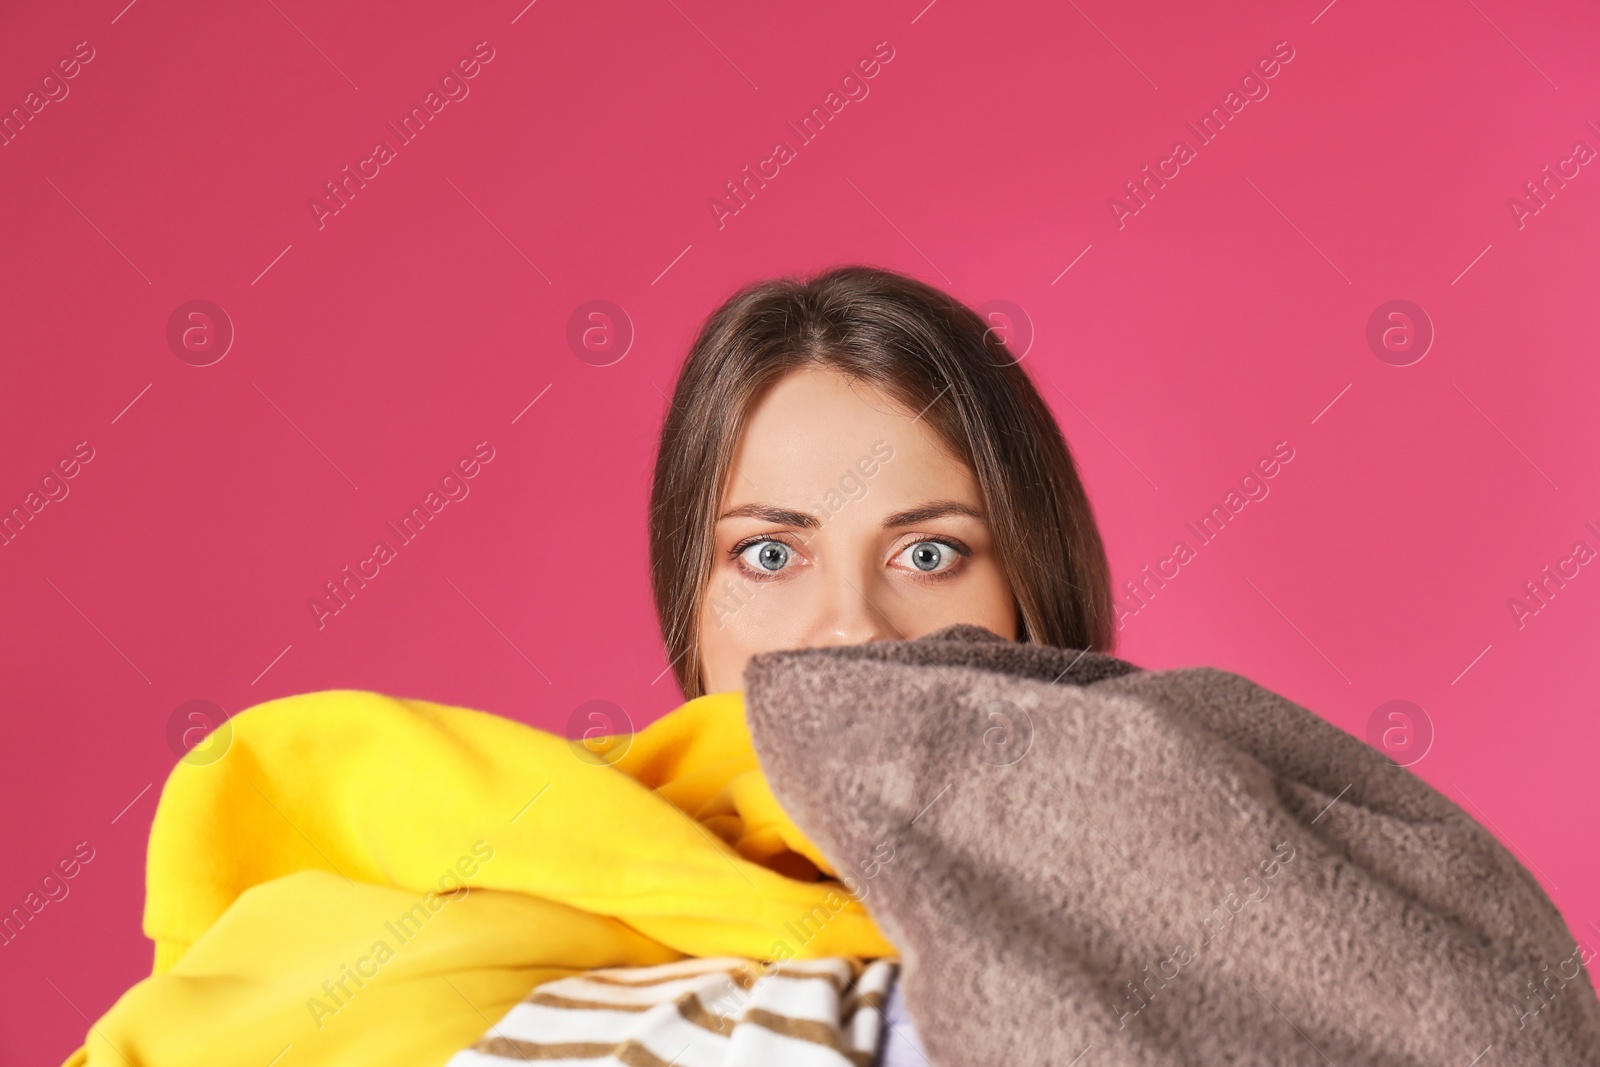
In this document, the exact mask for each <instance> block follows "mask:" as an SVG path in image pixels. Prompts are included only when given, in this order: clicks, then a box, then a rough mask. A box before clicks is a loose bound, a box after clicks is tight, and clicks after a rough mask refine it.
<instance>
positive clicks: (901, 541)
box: [700, 368, 1017, 693]
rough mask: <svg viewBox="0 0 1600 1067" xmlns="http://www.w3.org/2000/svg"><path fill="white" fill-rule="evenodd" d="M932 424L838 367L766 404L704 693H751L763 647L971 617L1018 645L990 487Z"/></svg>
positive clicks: (712, 592)
mask: <svg viewBox="0 0 1600 1067" xmlns="http://www.w3.org/2000/svg"><path fill="white" fill-rule="evenodd" d="M936 402H937V401H936ZM919 416H920V413H919V412H914V411H907V410H905V409H904V408H902V407H900V406H899V405H898V404H897V403H895V402H894V401H892V400H891V399H889V397H888V396H887V395H886V394H884V393H882V392H880V391H879V390H878V389H876V388H874V387H872V386H869V385H865V384H861V383H854V384H852V383H851V382H850V381H848V380H847V379H846V378H844V377H843V376H842V375H841V374H839V373H838V372H837V371H833V370H831V369H825V368H807V369H805V370H800V371H795V372H794V373H792V374H789V375H788V376H786V377H784V378H782V379H780V380H779V381H778V382H777V383H775V384H774V385H773V386H772V387H771V388H770V389H768V390H767V392H766V393H765V394H764V395H763V396H762V397H761V398H759V399H758V400H757V402H756V403H755V405H754V406H753V407H752V408H751V410H750V413H749V417H748V419H747V420H746V424H745V430H744V436H743V437H742V438H741V439H740V441H739V445H738V448H737V449H736V451H735V453H734V457H733V474H732V476H731V477H730V479H729V483H728V488H727V491H726V493H725V495H724V498H723V501H722V507H721V509H720V511H719V512H718V516H719V517H718V519H717V523H716V532H715V549H714V552H715V555H714V559H713V563H712V568H711V579H710V583H709V585H708V586H707V587H706V590H705V596H704V598H703V602H702V604H701V608H700V656H701V663H702V665H703V667H702V669H703V671H704V674H703V681H704V685H705V691H706V692H708V693H715V692H721V691H724V690H729V689H739V688H741V686H742V679H743V675H744V667H745V663H746V662H747V661H748V660H749V659H750V657H751V656H753V655H755V654H756V653H758V652H770V651H774V650H777V649H790V648H811V647H817V646H823V645H847V644H858V643H861V642H865V641H878V640H883V639H890V640H895V639H906V638H913V637H917V636H919V635H921V634H925V633H931V632H932V631H934V630H938V629H940V628H941V627H944V626H949V625H950V624H952V623H957V622H965V623H974V624H976V625H978V626H983V627H986V628H987V629H990V630H993V631H994V632H995V633H997V634H999V635H1001V636H1002V637H1007V638H1011V639H1013V640H1014V639H1015V638H1016V636H1017V608H1016V601H1015V600H1014V599H1013V597H1012V595H1011V588H1010V586H1009V584H1008V583H1007V582H1006V578H1005V575H1004V574H1003V573H1002V572H1001V568H1000V564H999V561H998V560H997V559H996V558H995V551H994V541H993V538H992V537H991V536H990V533H989V523H988V521H987V517H986V516H985V514H984V510H983V500H982V497H981V496H980V495H979V492H978V484H977V480H976V479H975V478H974V476H973V474H972V471H971V470H970V469H969V468H968V467H967V466H966V465H965V464H963V463H962V462H961V461H960V460H958V459H956V458H955V457H953V456H951V455H950V454H949V453H948V452H947V451H946V450H945V448H944V446H943V444H942V443H941V442H940V440H939V438H938V437H937V435H936V434H935V433H934V432H933V430H932V428H930V427H929V426H928V424H927V422H926V421H924V420H923V419H921V418H920V417H919Z"/></svg>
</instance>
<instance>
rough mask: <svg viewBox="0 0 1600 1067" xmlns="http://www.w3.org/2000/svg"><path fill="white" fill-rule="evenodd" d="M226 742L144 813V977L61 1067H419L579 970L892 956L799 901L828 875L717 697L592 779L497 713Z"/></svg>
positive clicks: (252, 722) (374, 715) (328, 712)
mask: <svg viewBox="0 0 1600 1067" xmlns="http://www.w3.org/2000/svg"><path fill="white" fill-rule="evenodd" d="M224 729H225V730H231V735H232V736H231V741H230V742H229V743H228V747H227V748H226V751H225V754H224V755H222V756H221V758H219V759H215V760H213V761H211V762H207V760H208V759H211V755H214V754H215V752H217V751H221V750H222V749H221V746H222V743H223V742H222V740H221V738H222V737H223V736H224V735H223V734H222V733H219V734H217V735H215V736H214V737H213V738H212V739H210V740H208V741H207V742H206V744H205V745H203V746H201V748H199V749H197V750H196V751H195V752H193V753H191V754H190V756H189V757H188V758H186V759H185V760H184V761H181V762H180V763H179V764H178V765H177V767H176V768H175V769H174V770H173V772H172V774H171V776H170V777H169V778H168V779H167V783H166V786H165V788H164V789H163V790H162V793H161V802H160V804H159V806H158V807H157V809H156V816H155V822H154V824H153V825H152V827H151V830H150V851H149V857H148V867H147V879H146V881H147V885H146V899H145V912H144V931H145V934H146V935H147V936H149V937H150V938H151V939H152V940H153V941H154V942H155V964H154V972H153V974H152V976H151V977H149V978H146V979H144V980H143V981H141V982H140V983H139V984H137V985H135V986H134V987H133V988H132V989H130V990H129V991H128V992H127V993H126V994H124V995H123V997H122V998H121V999H120V1000H119V1001H118V1002H117V1003H116V1004H115V1005H113V1006H112V1008H111V1009H110V1010H109V1011H108V1012H107V1013H106V1014H105V1015H104V1016H103V1017H101V1018H100V1019H99V1020H98V1021H97V1022H96V1023H95V1024H94V1025H93V1026H92V1027H91V1029H90V1032H89V1034H88V1036H87V1039H86V1044H85V1045H84V1047H82V1048H80V1049H79V1050H78V1051H77V1052H75V1053H74V1054H73V1055H72V1056H70V1057H69V1058H68V1059H67V1061H66V1064H67V1067H81V1065H88V1067H147V1065H148V1067H179V1065H185V1067H187V1065H194V1064H214V1063H217V1062H221V1059H219V1053H221V1052H222V1051H223V1050H225V1051H226V1056H225V1058H226V1061H227V1062H229V1063H250V1064H259V1065H261V1067H267V1065H268V1064H271V1065H273V1067H306V1065H331V1064H379V1063H381V1064H385V1065H386V1067H400V1065H408V1064H415V1065H418V1067H437V1065H439V1064H443V1063H444V1062H445V1061H446V1060H448V1059H449V1058H450V1056H451V1055H453V1054H454V1053H455V1052H457V1051H459V1050H460V1049H462V1048H465V1047H466V1046H468V1045H470V1044H471V1043H472V1042H473V1041H475V1040H476V1039H477V1038H478V1037H479V1036H481V1035H482V1034H483V1032H484V1031H485V1030H486V1029H488V1027H489V1026H490V1025H491V1024H492V1023H494V1022H497V1021H498V1020H499V1018H500V1017H501V1016H502V1015H503V1014H504V1013H505V1012H506V1011H507V1010H508V1009H509V1008H510V1007H511V1005H512V1004H514V1003H516V1002H517V1001H518V1000H520V999H521V998H522V997H523V996H524V995H526V994H527V992H528V990H530V989H531V988H533V987H534V986H535V985H538V984H540V983H542V982H545V981H549V980H551V979H554V978H559V977H564V976H566V975H568V974H572V973H575V972H576V971H579V970H585V969H589V968H594V967H617V966H644V965H649V964H655V963H664V962H667V961H670V960H674V959H679V958H682V957H683V956H720V955H733V956H745V957H750V958H755V959H767V960H770V959H781V958H788V957H790V956H792V957H793V958H801V959H803V958H811V957H816V956H825V955H854V956H863V957H874V956H884V955H893V954H894V948H893V946H891V945H890V944H889V943H888V942H887V941H886V940H885V939H884V937H883V935H882V934H881V933H880V932H879V931H878V929H877V927H876V926H874V925H873V923H872V920H871V919H870V918H869V917H868V916H867V914H866V912H865V910H864V909H863V908H862V907H861V905H860V904H858V903H857V902H856V901H854V900H852V899H850V898H849V896H848V895H847V894H846V893H844V892H843V891H842V890H841V889H840V887H839V886H838V885H837V883H832V882H827V881H817V880H815V878H816V871H817V869H818V868H821V869H822V870H823V871H824V872H826V873H829V874H832V873H833V872H831V871H829V870H828V869H827V866H826V863H825V861H824V860H823V858H822V857H821V855H820V854H819V853H818V852H817V850H816V848H815V847H814V846H812V845H811V843H810V842H808V841H806V840H805V838H804V836H803V835H802V834H801V833H800V831H799V830H798V829H797V828H796V827H795V825H794V824H793V823H792V822H791V821H790V820H789V818H788V817H787V816H786V815H785V814H784V813H783V811H782V809H781V808H780V807H779V806H778V804H777V801H776V800H775V799H774V798H773V796H772V793H771V791H770V790H769V789H768V788H767V784H766V780H765V778H764V777H763V776H762V774H761V770H760V766H759V764H758V762H757V760H756V756H755V752H754V750H753V749H752V747H751V744H750V735H749V732H748V730H747V729H746V726H745V721H744V707H743V703H742V701H741V699H740V697H739V695H738V694H717V695H713V696H708V697H701V698H699V699H697V700H693V701H690V702H689V703H687V704H685V705H683V706H682V707H680V708H678V709H677V710H676V711H674V712H672V713H671V714H669V715H667V716H666V717H665V718H663V719H661V720H659V721H657V722H656V723H654V724H652V725H651V726H649V727H648V728H646V729H644V730H643V731H640V732H639V733H638V734H636V735H634V736H633V737H632V738H631V739H627V738H624V739H620V740H617V741H615V742H614V743H613V744H614V745H615V747H614V748H611V749H610V750H609V752H608V758H612V757H615V758H614V762H610V763H608V762H605V761H604V760H599V759H596V758H595V756H594V754H593V753H594V750H593V749H588V748H584V747H583V746H582V745H581V744H575V743H570V742H568V741H566V740H564V739H562V738H559V737H556V736H554V735H552V734H548V733H545V732H543V731H540V730H536V729H533V728H532V727H529V726H525V725H522V724H520V723H516V722H513V721H511V720H509V719H504V718H500V717H498V716H495V715H489V714H485V713H483V712H477V711H470V710H466V709H463V708H453V707H446V706H443V705H439V704H431V703H427V702H424V701H418V700H401V699H397V698H393V697H386V696H381V695H378V694H375V693H365V692H356V691H348V690H340V691H333V692H324V693H311V694H308V695H304V696H296V697H288V698H285V699H282V700H275V701H271V702H270V703H267V704H262V705H259V706H257V707H254V708H251V709H250V710H248V711H245V712H243V713H241V714H239V715H237V716H235V717H234V718H233V719H232V720H231V723H230V724H229V726H228V727H226V728H224ZM623 745H626V746H627V748H626V751H625V752H623V753H622V754H621V755H620V756H617V753H618V752H619V751H621V749H622V746H623ZM599 747H601V748H604V747H605V746H604V745H601V746H599ZM208 753H209V754H208ZM463 883H464V884H465V885H466V886H468V887H470V888H467V889H460V888H458V887H460V886H461V885H462V884H463ZM113 1046H115V1047H113Z"/></svg>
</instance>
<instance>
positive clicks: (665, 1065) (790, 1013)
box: [447, 957, 897, 1067]
mask: <svg viewBox="0 0 1600 1067" xmlns="http://www.w3.org/2000/svg"><path fill="white" fill-rule="evenodd" d="M896 968H897V963H896V961H894V960H875V961H872V962H870V963H863V962H862V961H860V960H855V959H850V958H847V957H829V958H826V959H818V960H796V961H790V962H785V963H779V964H771V965H768V964H762V963H760V962H758V961H755V960H746V959H737V958H732V957H727V958H716V959H691V960H680V961H678V962H676V963H668V964H662V965H660V966H657V967H619V968H610V969H605V970H597V971H590V972H587V973H585V974H581V975H575V976H573V977H571V978H562V979H559V980H557V981H554V982H547V983H545V984H544V985H541V986H539V987H537V988H535V989H534V990H533V992H531V993H529V994H528V996H527V997H526V998H524V999H523V1000H522V1002H521V1003H519V1004H517V1005H515V1006H514V1007H513V1008H512V1009H511V1010H510V1011H509V1012H507V1013H506V1016H505V1018H503V1019H501V1020H500V1021H499V1022H498V1023H496V1024H495V1025H494V1026H492V1027H490V1028H489V1031H488V1032H487V1033H486V1034H485V1035H484V1036H483V1038H482V1039H480V1040H479V1041H478V1042H477V1044H475V1045H473V1046H472V1047H471V1048H469V1049H465V1050H463V1051H461V1052H458V1053H457V1054H456V1055H455V1056H453V1057H452V1058H451V1060H450V1062H449V1064H448V1065H447V1067H525V1065H526V1064H528V1063H530V1062H537V1063H539V1064H541V1065H544V1067H563V1065H570V1067H580V1065H581V1067H609V1065H625V1067H669V1065H670V1067H869V1065H870V1064H871V1063H872V1062H873V1058H874V1056H875V1054H876V1052H877V1050H878V1048H879V1046H880V1043H881V1038H882V1035H883V1031H884V1017H883V1006H884V998H885V996H886V994H887V992H888V990H889V987H890V984H891V983H892V981H893V978H894V974H895V970H896Z"/></svg>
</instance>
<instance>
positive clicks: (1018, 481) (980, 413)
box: [650, 266, 1114, 698]
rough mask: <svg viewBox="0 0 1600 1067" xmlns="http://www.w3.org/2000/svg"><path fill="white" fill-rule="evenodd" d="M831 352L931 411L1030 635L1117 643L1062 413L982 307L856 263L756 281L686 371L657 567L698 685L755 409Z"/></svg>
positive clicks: (709, 326) (672, 629) (663, 607)
mask: <svg viewBox="0 0 1600 1067" xmlns="http://www.w3.org/2000/svg"><path fill="white" fill-rule="evenodd" d="M805 366H826V367H829V368H832V369H834V370H837V371H838V372H840V373H842V374H844V375H845V376H846V377H848V378H851V379H855V380H858V381H861V382H864V383H867V384H870V385H873V386H876V387H877V388H879V389H881V390H883V391H884V392H885V393H886V394H888V395H889V396H891V397H893V398H894V399H895V400H896V401H897V402H899V403H900V404H901V405H903V406H904V407H905V408H906V409H907V410H909V411H920V412H922V413H923V414H922V418H924V419H926V420H927V422H928V424H929V426H930V427H931V428H932V429H933V431H934V432H935V433H936V434H937V435H938V436H939V438H940V439H941V440H942V441H943V442H944V444H945V446H946V447H948V448H949V449H950V450H951V452H952V453H953V454H955V455H956V456H958V457H960V458H961V459H962V460H963V461H964V462H965V463H966V464H967V466H968V467H970V468H971V469H972V471H973V473H974V475H975V477H976V479H977V482H978V487H979V490H980V492H981V493H982V495H983V501H984V509H985V511H986V512H987V514H988V519H989V526H990V529H991V530H992V532H993V534H994V540H995V546H996V550H997V553H998V556H999V560H1000V564H1001V567H1002V569H1003V570H1004V572H1005V575H1006V577H1007V579H1008V581H1009V582H1010V585H1011V591H1012V593H1013V595H1014V596H1015V597H1016V601H1017V607H1018V614H1019V616H1020V618H1019V624H1020V625H1019V633H1020V634H1021V635H1022V637H1023V639H1024V640H1028V641H1035V642H1038V643H1040V644H1047V645H1054V646H1057V647H1061V648H1089V649H1094V650H1096V651H1110V650H1111V648H1112V645H1113V642H1114V636H1113V635H1114V628H1113V625H1112V623H1113V618H1112V605H1111V577H1110V568H1109V567H1108V566H1107V564H1106V556H1105V549H1104V547H1103V546H1102V545H1101V542H1100V533H1099V530H1098V529H1097V528H1096V527H1095V522H1094V513H1093V511H1092V510H1091V508H1090V506H1089V499H1088V496H1087V495H1086V494H1085V493H1084V491H1083V485H1082V483H1081V482H1080V481H1079V480H1078V472H1077V468H1076V467H1075V466H1074V464H1073V461H1072V454H1071V452H1070V451H1069V450H1068V448H1067V443H1066V440H1065V439H1064V438H1063V437H1062V436H1061V429H1060V427H1059V426H1057V425H1056V421H1055V417H1054V416H1053V415H1052V414H1051V412H1050V409H1049V407H1047V406H1046V405H1045V402H1044V400H1043V398H1042V397H1040V395H1039V391H1038V390H1037V389H1036V388H1034V385H1033V382H1032V380H1031V379H1030V378H1029V377H1028V375H1027V372H1026V371H1024V370H1023V369H1022V367H1021V366H1020V365H1019V364H1018V363H1017V361H1016V359H1015V358H1013V356H1012V355H1011V353H1010V351H1009V350H1007V348H1006V347H1005V344H1004V343H1003V342H1002V341H1001V340H1000V338H999V337H998V335H997V334H996V333H995V332H994V331H992V330H990V328H989V324H988V323H986V322H985V321H984V320H983V319H982V318H981V317H979V315H978V314H977V313H976V312H974V311H973V310H972V309H970V308H968V307H967V306H965V305H964V304H962V303H961V302H960V301H957V300H955V299H954V298H952V297H950V296H948V295H947V294H945V293H943V292H940V291H939V290H938V289H935V288H934V287H932V286H930V285H926V284H924V283H923V282H920V281H917V280H916V279H914V278H908V277H905V276H904V275H900V274H895V273H893V272H890V271H886V270H879V269H876V268H872V267H860V266H848V267H837V268H834V269H832V270H829V271H826V272H824V273H822V274H819V275H817V276H816V277H814V278H812V279H810V280H809V281H802V280H797V279H793V278H779V279H774V280H772V281H765V282H760V283H758V284H755V285H751V286H748V287H746V288H744V289H742V290H740V291H739V292H738V293H735V294H734V295H733V296H732V297H731V298H730V299H729V300H728V301H727V302H726V303H724V304H723V305H722V306H721V307H719V308H718V309H717V310H716V311H714V312H713V313H712V314H711V316H710V318H708V319H707V320H706V322H705V325H704V326H703V327H701V330H700V335H699V336H698V337H697V338H696V339H695V342H694V346H693V347H692V348H691V349H690V350H689V356H688V359H687V360H685V361H684V364H683V368H682V370H681V371H680V372H679V374H678V383H677V386H676V388H675V389H674V391H673V396H672V402H671V406H670V408H669V409H668V411H667V417H666V422H665V424H664V425H663V426H662V428H661V444H660V449H659V451H658V452H657V454H656V466H655V479H654V482H653V484H652V487H651V493H650V579H651V585H652V586H653V589H654V592H655V601H656V614H657V616H658V617H659V618H660V620H661V631H662V635H663V636H664V637H665V639H666V645H667V655H668V656H669V657H671V663H672V668H673V671H674V673H675V674H676V676H677V679H678V684H679V686H680V687H681V688H682V689H683V692H684V695H685V696H686V697H689V698H693V697H696V696H699V695H700V694H701V693H702V692H703V690H702V687H701V678H700V649H699V642H700V625H699V619H700V607H701V597H702V596H703V595H704V591H705V586H706V582H707V580H708V578H709V576H710V574H711V568H712V564H713V559H712V556H713V551H714V537H713V532H714V529H715V526H716V519H717V512H718V509H719V508H720V507H721V504H722V497H723V493H724V491H725V489H726V486H727V479H728V477H729V471H730V467H731V466H732V458H733V454H734V449H735V447H736V445H737V444H738V441H739V437H740V434H741V433H742V432H743V428H744V421H745V416H746V413H747V412H748V411H749V409H750V406H751V404H752V403H753V402H754V401H755V399H756V398H757V397H759V396H760V394H761V392H762V390H763V389H764V388H765V387H766V386H768V385H770V384H771V383H773V382H775V381H776V380H777V379H779V378H781V377H783V376H784V375H786V374H788V373H789V372H791V371H793V370H796V369H797V368H800V367H805Z"/></svg>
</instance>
